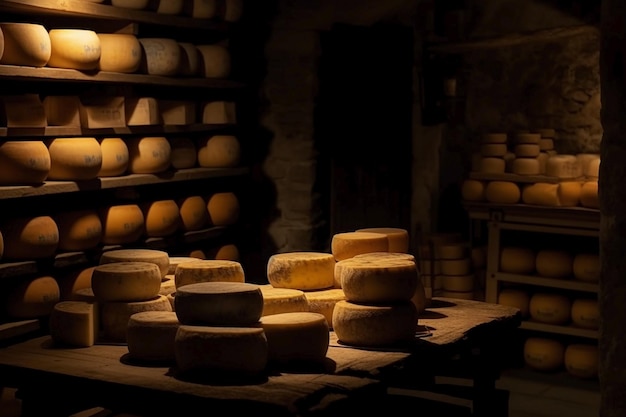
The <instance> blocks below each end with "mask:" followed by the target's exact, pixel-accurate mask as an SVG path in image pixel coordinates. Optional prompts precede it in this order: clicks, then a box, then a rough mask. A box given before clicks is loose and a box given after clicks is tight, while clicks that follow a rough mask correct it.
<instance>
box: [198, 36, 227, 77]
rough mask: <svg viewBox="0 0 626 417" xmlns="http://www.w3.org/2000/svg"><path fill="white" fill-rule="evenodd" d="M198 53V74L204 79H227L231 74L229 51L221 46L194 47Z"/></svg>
mask: <svg viewBox="0 0 626 417" xmlns="http://www.w3.org/2000/svg"><path fill="white" fill-rule="evenodd" d="M196 48H198V51H199V52H200V57H201V59H200V71H199V72H200V74H202V75H203V76H204V77H205V78H228V76H229V75H230V72H231V58H230V51H229V50H228V48H227V47H225V46H223V45H217V44H215V45H196Z"/></svg>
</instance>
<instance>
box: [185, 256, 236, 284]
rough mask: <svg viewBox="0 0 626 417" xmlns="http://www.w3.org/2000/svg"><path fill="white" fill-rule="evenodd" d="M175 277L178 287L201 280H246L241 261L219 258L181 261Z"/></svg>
mask: <svg viewBox="0 0 626 417" xmlns="http://www.w3.org/2000/svg"><path fill="white" fill-rule="evenodd" d="M174 277H175V280H176V288H181V287H183V286H185V285H189V284H197V283H200V282H238V283H243V282H245V274H244V271H243V267H242V265H241V264H240V263H239V262H237V261H228V260H218V259H198V260H196V262H183V263H180V264H178V266H177V267H176V271H175V272H174Z"/></svg>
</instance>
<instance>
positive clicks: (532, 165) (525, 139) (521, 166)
mask: <svg viewBox="0 0 626 417" xmlns="http://www.w3.org/2000/svg"><path fill="white" fill-rule="evenodd" d="M540 140H541V134H539V133H516V134H515V137H514V147H513V152H514V153H515V159H513V160H512V161H511V172H512V173H513V174H517V175H539V174H541V168H540V163H539V154H540V146H539V142H540Z"/></svg>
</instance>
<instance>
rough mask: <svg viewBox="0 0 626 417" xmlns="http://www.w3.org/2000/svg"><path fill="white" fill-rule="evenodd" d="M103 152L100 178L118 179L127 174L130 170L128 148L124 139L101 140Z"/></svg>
mask: <svg viewBox="0 0 626 417" xmlns="http://www.w3.org/2000/svg"><path fill="white" fill-rule="evenodd" d="M99 142H100V149H101V152H102V166H101V167H100V171H99V172H98V177H116V176H118V175H122V174H124V173H125V172H126V169H127V168H128V159H129V157H130V156H129V154H128V146H127V145H126V142H124V140H123V139H122V138H115V137H110V138H101V139H99Z"/></svg>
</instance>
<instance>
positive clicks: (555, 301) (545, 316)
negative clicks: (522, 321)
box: [529, 293, 572, 325]
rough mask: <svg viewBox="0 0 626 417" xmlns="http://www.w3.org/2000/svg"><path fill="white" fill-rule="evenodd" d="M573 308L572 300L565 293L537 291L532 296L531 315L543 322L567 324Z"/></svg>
mask: <svg viewBox="0 0 626 417" xmlns="http://www.w3.org/2000/svg"><path fill="white" fill-rule="evenodd" d="M571 309H572V302H571V301H570V299H569V297H567V296H566V295H564V294H549V293H535V294H533V295H532V296H531V297H530V304H529V311H530V317H531V318H532V319H533V320H536V321H538V322H541V323H547V324H556V325H564V324H567V323H568V322H569V321H570V318H571V316H570V314H571Z"/></svg>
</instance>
